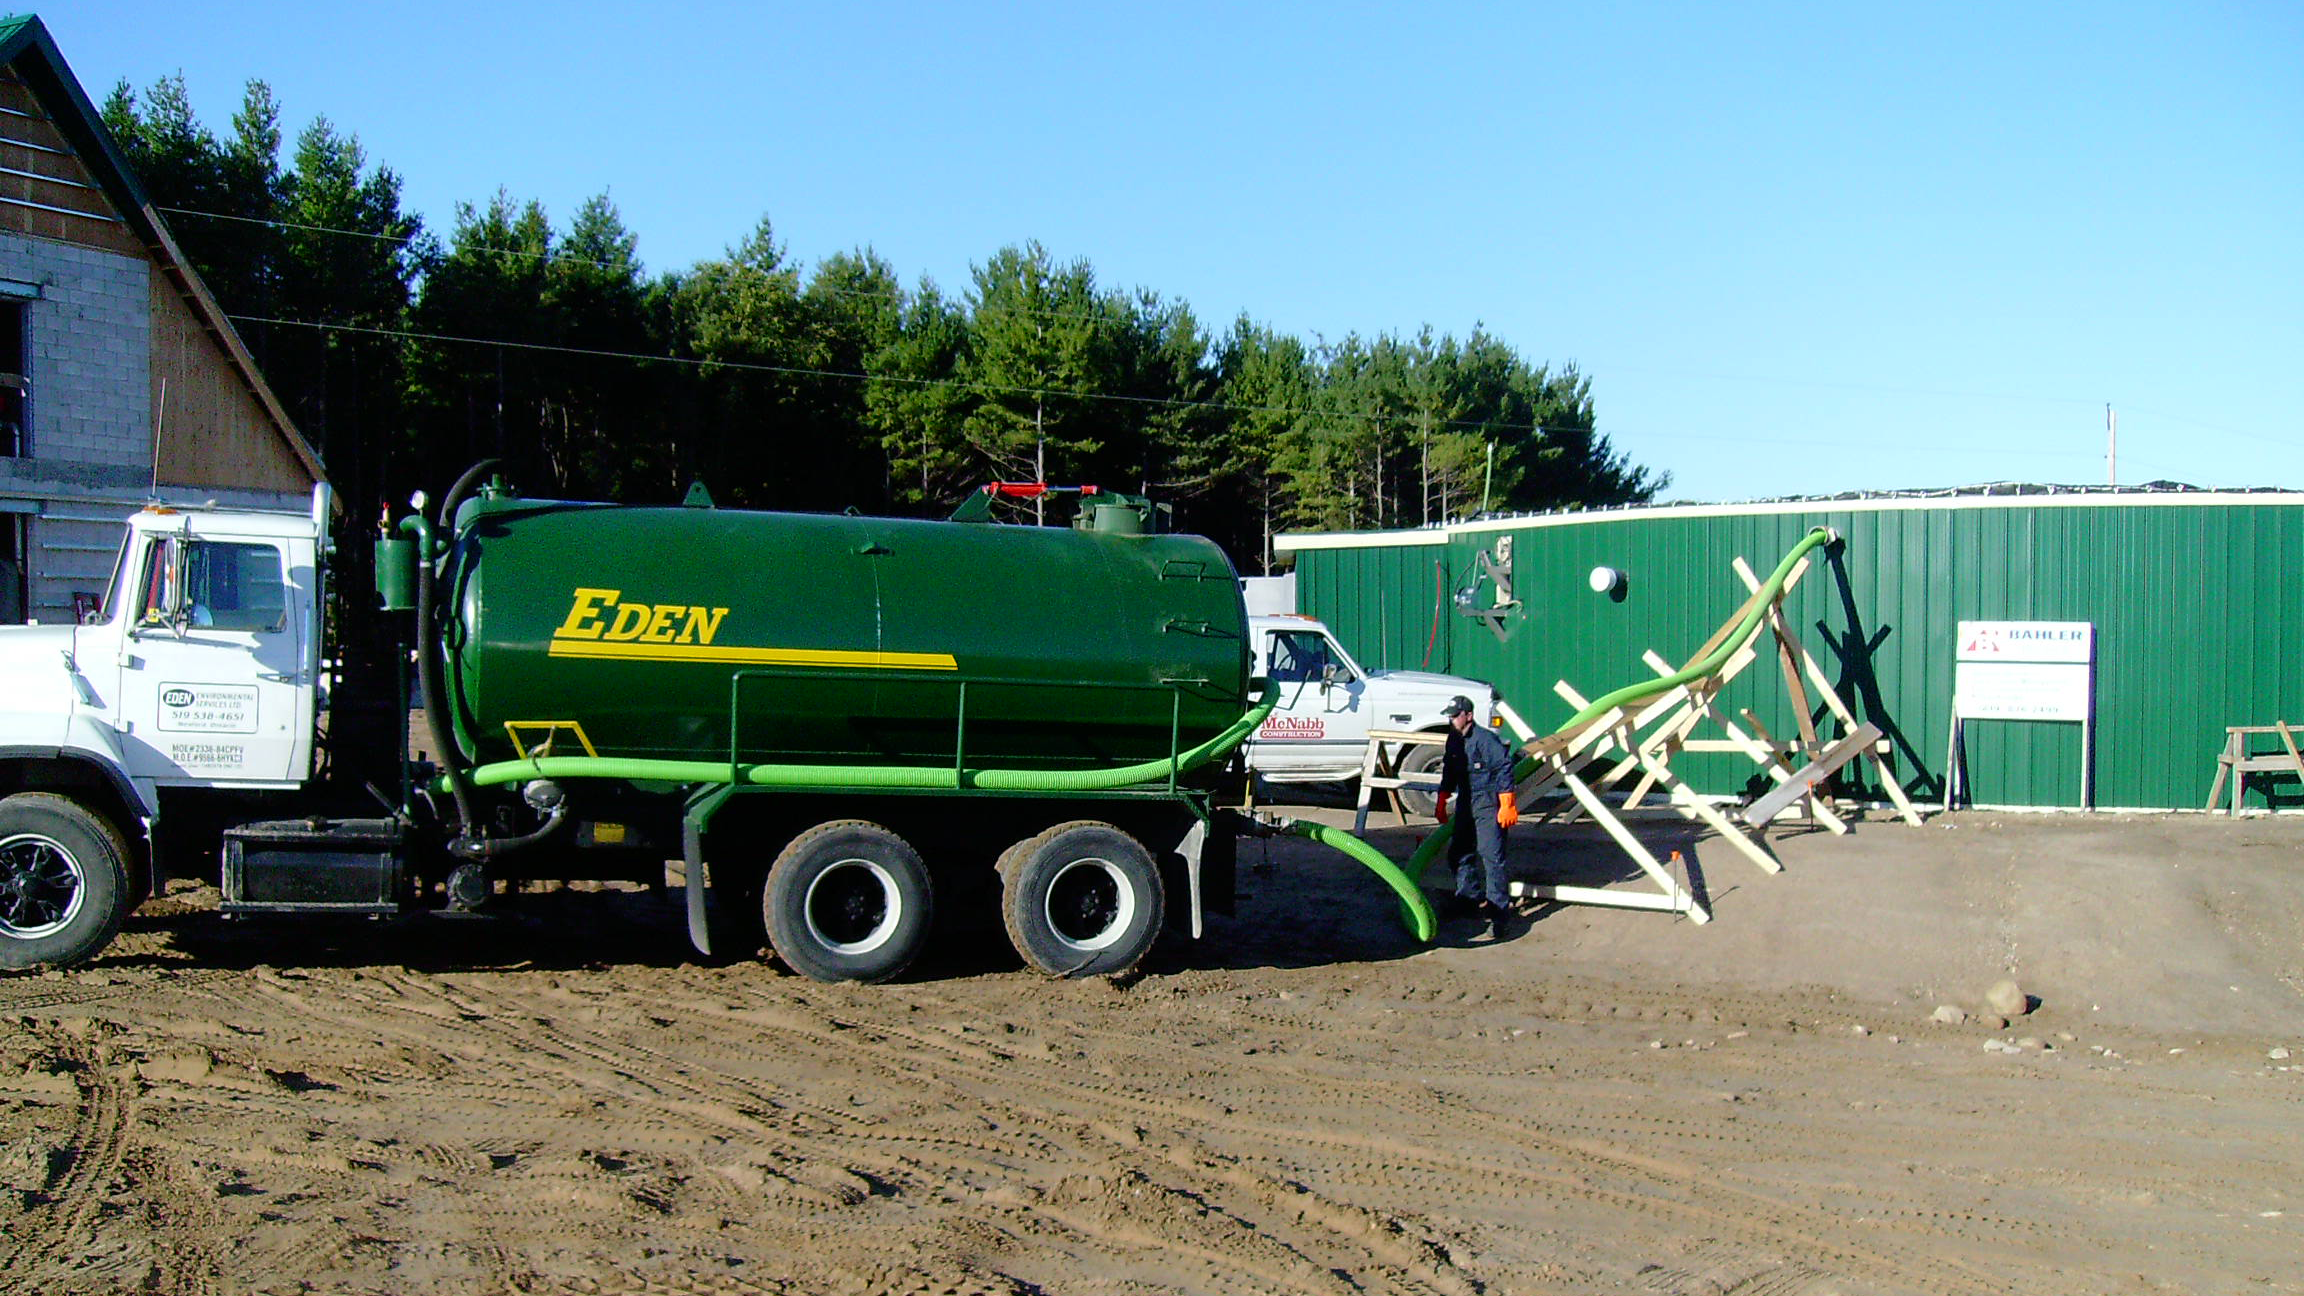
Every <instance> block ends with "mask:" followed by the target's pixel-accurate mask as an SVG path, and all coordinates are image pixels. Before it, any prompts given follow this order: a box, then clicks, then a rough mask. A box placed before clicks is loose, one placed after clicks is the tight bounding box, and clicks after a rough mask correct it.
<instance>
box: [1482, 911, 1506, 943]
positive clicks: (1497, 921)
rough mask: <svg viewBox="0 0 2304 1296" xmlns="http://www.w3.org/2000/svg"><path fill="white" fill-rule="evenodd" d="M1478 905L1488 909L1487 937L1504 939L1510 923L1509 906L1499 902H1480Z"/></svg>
mask: <svg viewBox="0 0 2304 1296" xmlns="http://www.w3.org/2000/svg"><path fill="white" fill-rule="evenodd" d="M1480 907H1481V908H1482V909H1485V910H1487V911H1488V939H1490V940H1502V939H1504V937H1505V936H1506V935H1507V934H1508V933H1509V931H1510V929H1511V925H1512V908H1511V906H1509V905H1500V904H1482V905H1481V906H1480Z"/></svg>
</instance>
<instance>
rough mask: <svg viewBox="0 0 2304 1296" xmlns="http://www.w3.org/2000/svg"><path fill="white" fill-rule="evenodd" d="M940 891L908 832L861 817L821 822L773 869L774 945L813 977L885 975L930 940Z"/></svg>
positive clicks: (767, 904)
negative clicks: (905, 836) (908, 841)
mask: <svg viewBox="0 0 2304 1296" xmlns="http://www.w3.org/2000/svg"><path fill="white" fill-rule="evenodd" d="M934 907H935V893H934V888H933V887H932V886H931V885H930V883H929V879H928V869H927V867H926V866H925V865H923V864H922V863H921V862H920V856H919V854H918V853H917V852H915V851H914V850H913V849H912V848H911V847H910V846H909V845H907V844H905V841H904V839H903V838H901V837H898V836H897V835H896V834H894V833H892V832H890V831H888V830H887V829H885V828H882V827H881V826H880V825H878V824H873V823H866V822H864V821H863V820H861V819H837V820H834V821H832V822H831V823H821V824H818V825H816V826H815V827H813V828H811V829H809V830H808V831H806V832H804V833H802V834H800V835H799V836H798V837H795V838H793V839H792V842H791V844H790V845H788V846H786V847H785V848H784V850H783V852H782V853H781V854H779V855H777V857H776V862H775V863H774V864H773V865H771V866H770V867H769V869H768V886H767V890H766V893H765V894H764V895H763V897H762V899H761V909H762V911H763V912H764V914H765V915H766V918H767V924H768V943H769V944H770V945H773V946H774V947H775V949H776V953H777V955H778V956H779V957H781V958H782V959H783V960H784V963H785V965H786V966H787V967H790V968H791V969H792V970H793V971H795V972H798V973H800V974H801V975H802V976H805V977H808V978H809V979H811V980H815V981H886V980H888V979H889V978H890V977H893V976H896V975H897V974H899V973H901V972H902V971H903V970H904V969H905V968H907V967H909V966H911V964H912V960H913V959H914V958H915V957H917V956H918V955H919V953H920V949H921V946H923V945H925V944H926V943H927V940H928V927H929V921H930V919H931V918H932V917H933V916H934V913H933V911H934Z"/></svg>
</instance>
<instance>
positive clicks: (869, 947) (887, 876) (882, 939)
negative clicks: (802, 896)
mask: <svg viewBox="0 0 2304 1296" xmlns="http://www.w3.org/2000/svg"><path fill="white" fill-rule="evenodd" d="M801 913H802V915H803V916H804V917H805V918H806V919H807V921H808V935H809V938H810V939H812V940H814V941H815V942H816V943H817V944H819V945H821V946H823V947H824V948H825V949H828V950H831V951H832V952H834V953H836V954H869V953H871V952H872V951H873V950H876V949H878V948H879V947H880V946H882V945H885V944H887V943H888V938H889V936H891V935H893V934H894V933H895V931H896V924H897V923H899V922H901V921H903V918H904V893H903V892H902V891H901V890H899V889H898V888H897V886H896V878H895V876H894V875H893V874H891V873H890V872H889V871H888V869H887V867H886V866H885V865H883V864H881V863H879V862H878V861H876V860H868V859H844V860H840V861H838V862H836V863H834V864H833V865H831V866H830V867H829V868H826V869H825V870H824V871H823V872H821V873H818V874H817V875H816V876H815V878H814V879H813V880H811V881H810V882H809V883H808V895H807V898H806V900H805V901H804V902H803V903H802V905H801Z"/></svg>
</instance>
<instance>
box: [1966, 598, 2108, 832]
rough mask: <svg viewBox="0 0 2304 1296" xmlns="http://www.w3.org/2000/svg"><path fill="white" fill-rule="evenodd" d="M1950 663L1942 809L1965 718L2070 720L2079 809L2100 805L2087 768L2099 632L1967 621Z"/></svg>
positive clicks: (2087, 625) (2081, 625)
mask: <svg viewBox="0 0 2304 1296" xmlns="http://www.w3.org/2000/svg"><path fill="white" fill-rule="evenodd" d="M1956 649H1957V651H1955V653H1954V654H1953V661H1952V739H1951V746H1950V750H1949V751H1948V752H1947V753H1946V766H1947V771H1946V777H1945V789H1944V806H1945V808H1946V809H1950V808H1951V806H1952V797H1953V791H1954V789H1955V788H1956V787H1957V785H1958V783H1959V775H1960V771H1959V768H1958V762H1959V752H1960V745H1961V744H1960V725H1961V722H1962V721H1965V720H2068V721H2077V722H2078V723H2079V725H2080V752H2081V756H2080V804H2081V805H2082V806H2090V805H2093V804H2094V802H2095V796H2094V789H2093V787H2092V786H2091V778H2090V773H2091V771H2090V768H2089V767H2090V766H2091V765H2092V764H2094V761H2093V750H2094V747H2093V742H2092V738H2093V735H2091V734H2090V733H2089V729H2090V724H2089V722H2090V721H2091V720H2092V719H2093V718H2094V716H2095V711H2096V708H2095V678H2096V675H2095V672H2096V665H2095V663H2096V627H2095V625H2094V624H2093V623H2092V622H2087V621H1962V622H1961V623H1960V624H1959V642H1958V644H1957V645H1956Z"/></svg>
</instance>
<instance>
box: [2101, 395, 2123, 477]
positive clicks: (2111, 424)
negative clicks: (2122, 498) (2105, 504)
mask: <svg viewBox="0 0 2304 1296" xmlns="http://www.w3.org/2000/svg"><path fill="white" fill-rule="evenodd" d="M2104 477H2105V483H2104V484H2105V485H2107V486H2117V485H2119V484H2120V412H2119V411H2118V410H2116V409H2113V408H2112V402H2110V401H2106V402H2104Z"/></svg>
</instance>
